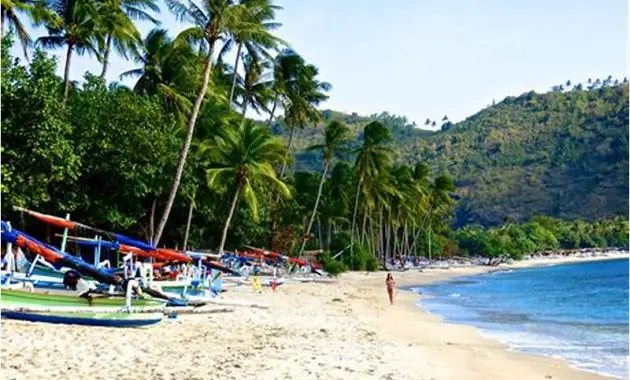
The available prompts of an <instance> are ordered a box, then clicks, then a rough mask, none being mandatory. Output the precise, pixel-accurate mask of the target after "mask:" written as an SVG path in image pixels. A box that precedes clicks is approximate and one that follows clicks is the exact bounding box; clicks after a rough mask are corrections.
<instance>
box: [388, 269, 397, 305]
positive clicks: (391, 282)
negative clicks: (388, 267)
mask: <svg viewBox="0 0 630 380" xmlns="http://www.w3.org/2000/svg"><path fill="white" fill-rule="evenodd" d="M385 285H387V294H388V295H389V304H390V305H393V304H394V286H395V285H396V281H394V276H392V274H391V273H387V278H386V279H385Z"/></svg>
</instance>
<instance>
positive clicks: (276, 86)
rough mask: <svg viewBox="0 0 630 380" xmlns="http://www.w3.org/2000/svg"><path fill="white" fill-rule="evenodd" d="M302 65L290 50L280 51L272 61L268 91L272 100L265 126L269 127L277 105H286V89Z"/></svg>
mask: <svg viewBox="0 0 630 380" xmlns="http://www.w3.org/2000/svg"><path fill="white" fill-rule="evenodd" d="M304 65H305V63H304V59H303V58H302V57H300V56H299V55H298V54H297V53H296V52H294V51H293V50H291V49H285V50H283V51H281V52H280V53H279V54H278V55H277V56H276V58H275V59H274V60H273V81H272V83H271V88H270V91H271V93H272V94H273V96H274V99H273V107H272V108H271V111H270V114H269V121H268V122H267V126H271V122H272V121H273V118H274V116H275V112H276V108H277V107H278V105H279V104H288V101H287V99H286V89H287V88H288V87H289V85H290V84H292V83H293V82H295V79H296V78H297V77H298V73H299V72H300V70H301V68H302V67H303V66H304Z"/></svg>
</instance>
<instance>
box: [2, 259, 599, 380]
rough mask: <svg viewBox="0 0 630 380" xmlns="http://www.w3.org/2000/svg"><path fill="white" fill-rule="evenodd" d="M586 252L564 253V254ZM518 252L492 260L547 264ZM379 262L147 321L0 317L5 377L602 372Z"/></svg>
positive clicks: (554, 375)
mask: <svg viewBox="0 0 630 380" xmlns="http://www.w3.org/2000/svg"><path fill="white" fill-rule="evenodd" d="M582 260H586V259H576V258H563V259H555V260H554V261H553V263H559V262H564V261H582ZM542 261H543V262H542V263H541V262H538V261H533V260H532V261H531V262H518V263H516V264H513V265H502V266H501V267H500V268H499V269H505V268H509V267H523V266H531V265H541V264H542V265H544V264H551V263H552V262H551V261H550V260H542ZM491 269H496V268H488V267H474V268H454V269H441V270H427V271H424V272H419V271H418V270H409V271H406V272H403V273H395V278H396V282H397V286H406V285H418V284H426V283H429V282H432V281H439V280H444V279H447V278H450V277H453V276H459V275H467V274H475V273H481V272H485V271H488V270H491ZM384 280H385V273H384V272H377V273H369V274H366V273H348V274H344V275H342V276H340V277H339V278H338V279H337V281H336V282H334V283H303V284H285V285H283V286H281V287H280V288H279V289H278V290H277V292H272V291H271V290H270V289H269V288H267V289H265V291H264V293H263V294H253V293H252V292H251V290H250V289H249V288H245V287H244V288H241V289H236V290H233V291H229V292H227V293H225V294H224V295H222V296H221V297H222V298H224V299H226V300H248V301H256V302H260V303H264V304H266V305H269V307H270V308H269V309H254V308H245V307H235V308H234V310H233V311H232V312H227V313H219V314H209V315H181V316H178V317H177V318H176V319H168V320H165V321H164V322H162V323H161V324H159V325H157V326H153V327H150V328H143V329H107V328H97V327H94V328H86V327H79V326H72V327H70V326H62V325H50V324H41V323H26V322H17V321H9V320H4V319H3V320H2V326H1V327H2V341H1V354H0V359H1V364H0V368H1V370H2V375H3V376H2V378H3V379H51V378H53V379H414V380H419V379H427V380H430V379H431V380H441V379H471V380H475V379H479V380H481V379H483V380H486V379H510V380H518V379H567V380H569V379H570V380H575V379H604V378H606V377H603V376H599V375H596V374H592V373H589V372H584V371H579V370H575V369H572V368H570V367H569V366H568V365H567V364H566V363H565V362H563V361H561V360H555V359H550V358H545V357H542V356H534V355H526V354H521V353H516V352H511V351H508V350H507V349H506V347H504V346H503V345H501V344H499V343H498V342H495V341H492V340H489V339H487V338H484V337H483V336H481V334H479V333H478V332H477V331H476V330H475V329H473V328H472V327H467V326H459V325H452V324H447V323H444V322H442V321H440V319H439V318H438V317H436V316H433V315H430V314H429V313H426V312H425V311H423V310H422V309H420V308H419V307H417V306H416V305H415V304H416V302H417V300H418V295H417V294H414V293H412V292H408V291H402V290H399V291H397V298H396V304H395V305H394V306H390V305H389V304H388V301H387V294H386V292H385V287H384Z"/></svg>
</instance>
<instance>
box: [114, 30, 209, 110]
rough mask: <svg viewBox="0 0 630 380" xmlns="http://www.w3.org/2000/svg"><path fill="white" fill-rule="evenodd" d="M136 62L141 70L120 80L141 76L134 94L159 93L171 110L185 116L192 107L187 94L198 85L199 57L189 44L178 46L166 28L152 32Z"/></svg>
mask: <svg viewBox="0 0 630 380" xmlns="http://www.w3.org/2000/svg"><path fill="white" fill-rule="evenodd" d="M134 58H135V60H136V61H137V62H138V63H139V64H141V65H142V66H141V67H138V68H136V69H132V70H129V71H126V72H124V73H122V74H121V75H120V78H121V79H123V78H126V77H139V78H138V81H137V82H136V84H135V87H134V91H136V92H140V93H148V94H159V95H160V96H161V97H162V98H163V99H164V101H165V103H166V106H167V108H168V109H171V110H173V111H175V112H176V114H178V115H181V116H183V115H186V114H188V113H189V112H190V109H191V108H192V102H191V101H190V100H189V99H188V96H187V95H189V94H188V93H187V92H188V91H190V89H191V88H193V87H194V85H195V84H196V83H198V81H197V80H198V78H199V76H200V73H199V69H198V65H197V62H198V57H197V56H196V54H195V53H194V51H193V50H192V47H191V46H190V45H186V44H175V43H174V42H173V41H172V40H171V38H170V37H169V36H168V33H167V31H166V30H165V29H153V30H151V31H150V32H149V34H148V35H147V36H146V38H145V39H144V41H143V43H142V45H141V48H140V54H138V55H136V56H135V57H134Z"/></svg>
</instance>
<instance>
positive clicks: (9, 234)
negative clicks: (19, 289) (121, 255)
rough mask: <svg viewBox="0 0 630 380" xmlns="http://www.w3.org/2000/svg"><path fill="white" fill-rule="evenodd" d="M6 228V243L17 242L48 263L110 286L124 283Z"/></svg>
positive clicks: (80, 260)
mask: <svg viewBox="0 0 630 380" xmlns="http://www.w3.org/2000/svg"><path fill="white" fill-rule="evenodd" d="M5 226H6V225H5V224H2V239H3V240H5V238H6V241H12V242H15V244H16V245H17V246H19V247H21V248H26V249H28V250H29V251H31V252H32V253H34V254H37V255H40V256H42V257H43V258H44V259H45V260H46V261H49V262H51V263H53V264H55V265H56V266H57V267H59V266H66V267H68V268H72V269H76V270H77V271H78V272H79V273H81V274H83V275H85V276H90V277H92V278H93V279H95V280H97V281H99V282H103V283H106V284H110V285H120V284H122V282H123V279H122V278H121V277H119V276H116V275H113V274H112V273H110V271H109V270H106V269H104V268H102V269H97V268H96V267H95V266H93V265H91V264H88V263H86V262H85V261H83V260H82V259H80V258H78V257H74V256H71V255H68V254H66V253H63V252H61V251H59V250H57V249H56V248H54V247H52V246H50V245H48V244H46V243H42V242H40V241H39V240H37V239H35V238H33V237H31V236H28V235H27V234H25V233H23V232H21V231H18V230H16V229H12V230H11V231H8V230H5Z"/></svg>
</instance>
